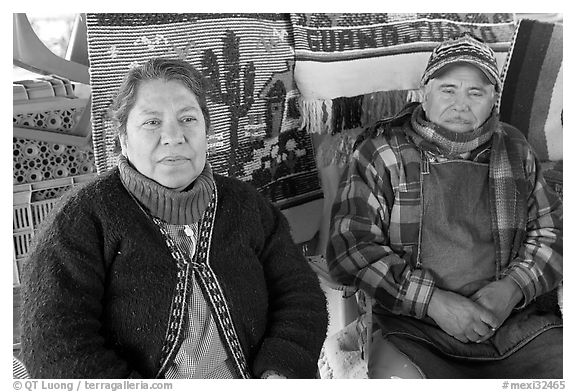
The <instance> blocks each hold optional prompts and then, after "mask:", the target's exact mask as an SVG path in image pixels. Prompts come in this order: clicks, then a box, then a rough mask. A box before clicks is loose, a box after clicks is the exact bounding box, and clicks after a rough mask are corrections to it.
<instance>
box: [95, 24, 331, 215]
mask: <svg viewBox="0 0 576 392" xmlns="http://www.w3.org/2000/svg"><path fill="white" fill-rule="evenodd" d="M87 28H88V49H89V57H90V64H91V68H90V79H91V84H92V94H93V104H92V122H93V141H94V153H95V160H96V165H97V168H98V172H103V171H105V170H107V169H109V168H111V167H113V166H114V165H115V154H114V153H113V151H114V144H115V143H114V138H113V129H112V127H111V122H110V121H109V120H108V118H107V109H108V107H109V105H110V102H111V100H112V97H113V95H114V93H115V92H116V89H117V88H118V86H119V85H120V83H121V81H122V77H123V75H124V74H125V73H126V72H127V71H128V69H129V68H130V67H132V66H134V65H136V64H139V63H142V62H143V61H145V60H146V59H149V58H151V57H170V58H181V59H184V60H187V61H189V62H190V63H192V64H193V65H194V66H195V67H197V68H198V69H199V70H200V71H201V72H202V73H203V74H204V75H205V76H206V77H207V78H208V80H209V86H210V87H209V91H208V107H209V109H210V116H211V120H212V132H211V135H210V136H209V140H208V143H209V160H210V162H211V164H212V165H213V168H214V171H215V172H216V173H219V174H224V175H229V176H233V177H237V178H239V179H241V180H243V181H246V182H249V183H251V184H253V185H254V186H255V187H256V188H258V189H259V190H260V191H261V192H262V193H263V194H264V195H266V196H267V197H268V198H269V199H270V200H271V201H272V202H276V203H277V204H279V205H288V204H295V203H298V202H300V201H302V200H306V199H310V198H314V197H320V195H321V191H320V184H319V180H318V175H317V169H316V164H315V160H314V150H313V146H312V143H311V139H310V135H309V134H308V133H307V132H306V130H305V129H301V127H300V126H301V123H302V121H301V118H300V113H299V110H298V105H297V103H298V98H299V92H298V89H297V87H296V84H295V82H294V78H293V68H294V44H293V35H292V33H291V22H290V15H289V14H88V15H87Z"/></svg>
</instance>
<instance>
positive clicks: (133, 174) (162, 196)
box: [118, 155, 215, 225]
mask: <svg viewBox="0 0 576 392" xmlns="http://www.w3.org/2000/svg"><path fill="white" fill-rule="evenodd" d="M118 169H119V172H120V179H121V181H122V184H123V185H124V187H125V188H126V189H127V190H128V192H129V193H130V194H131V195H132V196H133V197H134V198H135V199H136V200H137V201H138V202H139V203H140V204H141V205H142V206H144V207H145V208H146V209H147V210H148V212H149V213H150V214H151V215H152V216H154V217H156V218H159V219H161V220H163V221H164V222H166V223H168V224H171V225H189V224H193V223H196V222H198V221H199V220H200V218H202V215H203V214H204V211H206V208H207V207H208V204H209V203H210V201H211V200H212V197H213V195H214V188H215V184H214V177H213V174H212V167H211V166H210V164H209V163H208V161H206V165H205V166H204V169H203V170H202V172H201V173H200V175H199V176H198V177H197V178H196V179H195V180H194V181H193V182H192V184H190V185H189V186H188V187H187V188H186V189H184V190H183V191H180V192H178V191H174V190H172V189H169V188H166V187H165V186H163V185H160V184H158V183H157V182H156V181H153V180H152V179H150V178H148V177H146V176H145V175H143V174H142V173H140V172H139V171H138V170H136V169H135V168H134V167H133V166H132V165H131V164H130V162H129V161H128V159H127V158H126V157H125V156H124V155H120V156H119V158H118Z"/></svg>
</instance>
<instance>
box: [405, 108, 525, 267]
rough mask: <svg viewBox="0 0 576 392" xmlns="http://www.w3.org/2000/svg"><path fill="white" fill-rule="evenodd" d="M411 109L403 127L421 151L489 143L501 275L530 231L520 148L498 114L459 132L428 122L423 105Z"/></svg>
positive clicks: (450, 152)
mask: <svg viewBox="0 0 576 392" xmlns="http://www.w3.org/2000/svg"><path fill="white" fill-rule="evenodd" d="M407 109H408V114H409V111H410V110H411V111H412V112H411V116H410V119H409V122H408V123H407V124H406V125H407V126H403V127H402V128H403V130H404V131H405V133H406V134H407V135H408V137H409V138H410V139H411V140H412V142H413V143H414V144H415V145H416V146H417V147H418V148H419V149H420V150H421V151H422V150H427V151H430V152H432V153H437V154H442V155H444V156H447V157H452V158H453V157H457V156H458V155H460V154H462V153H465V152H470V151H472V150H474V149H476V148H478V147H480V146H482V145H484V144H486V145H489V147H490V162H489V174H488V176H489V178H488V186H489V194H490V215H491V227H492V237H493V238H494V242H495V248H496V262H497V263H496V276H497V277H498V278H499V277H500V275H501V268H502V266H503V265H507V264H508V263H509V261H510V259H511V258H512V257H514V255H515V253H516V252H517V250H518V249H519V248H520V246H521V244H522V242H523V240H524V236H525V233H526V223H527V208H528V207H527V200H528V188H527V186H526V176H525V174H524V167H523V157H522V156H521V155H520V152H519V149H518V148H517V147H515V145H514V143H513V142H512V140H511V139H510V137H509V136H508V135H507V134H506V132H505V131H504V129H503V128H502V125H501V123H500V121H499V119H498V115H497V114H496V113H493V114H492V115H491V116H490V117H489V118H488V120H486V121H485V122H484V124H483V125H482V126H481V127H480V128H478V129H475V130H473V131H471V132H466V133H457V132H452V131H449V130H447V129H445V128H443V127H440V126H438V125H436V124H433V123H431V122H430V121H427V120H426V119H425V118H424V110H423V109H422V105H421V104H419V105H413V106H412V107H408V108H407ZM423 159H426V158H424V157H423Z"/></svg>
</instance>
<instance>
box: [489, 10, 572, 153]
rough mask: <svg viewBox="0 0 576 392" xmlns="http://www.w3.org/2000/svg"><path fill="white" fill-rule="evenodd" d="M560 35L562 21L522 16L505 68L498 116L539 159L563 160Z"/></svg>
mask: <svg viewBox="0 0 576 392" xmlns="http://www.w3.org/2000/svg"><path fill="white" fill-rule="evenodd" d="M562 36H563V29H562V25H561V24H555V23H549V22H540V21H535V20H529V19H522V20H521V21H520V23H519V25H518V29H517V32H516V35H515V37H514V42H513V47H512V50H511V52H510V56H509V59H508V62H507V64H506V67H505V76H504V88H503V90H502V96H501V101H500V119H501V120H502V121H504V122H507V123H509V124H512V125H514V126H515V127H516V128H518V129H519V130H520V131H522V132H523V133H524V135H525V136H526V138H527V139H528V141H529V142H530V144H531V145H532V147H533V148H534V150H535V151H536V154H537V155H538V157H539V158H540V160H542V161H548V160H550V161H557V160H561V159H562V112H563V109H562V107H563V102H562V65H563V53H562V43H563V39H562Z"/></svg>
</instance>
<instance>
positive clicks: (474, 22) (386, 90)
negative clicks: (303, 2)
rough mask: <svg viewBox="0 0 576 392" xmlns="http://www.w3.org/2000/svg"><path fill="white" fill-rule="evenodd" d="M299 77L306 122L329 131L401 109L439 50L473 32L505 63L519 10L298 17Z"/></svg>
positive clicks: (294, 16)
mask: <svg viewBox="0 0 576 392" xmlns="http://www.w3.org/2000/svg"><path fill="white" fill-rule="evenodd" d="M291 19H292V25H293V30H294V42H295V51H296V52H295V59H296V65H295V71H294V72H295V78H296V83H297V85H298V88H299V90H300V92H301V94H302V97H301V106H300V107H301V113H302V117H303V122H304V124H305V125H306V126H307V128H308V130H309V131H311V132H318V133H324V132H327V133H329V134H335V133H339V132H341V131H343V130H348V129H354V128H357V127H366V126H370V125H372V124H373V123H374V122H375V121H377V120H379V119H381V118H382V117H385V116H389V115H391V114H394V113H395V112H396V111H397V110H398V109H400V108H401V107H402V106H403V105H404V104H405V103H406V102H407V101H418V100H419V99H420V97H419V94H418V91H416V90H415V89H417V88H418V87H419V83H420V77H421V76H422V73H423V72H424V69H425V67H426V63H427V61H428V57H429V56H430V52H431V51H432V49H433V48H434V47H435V46H436V45H437V44H438V43H439V42H441V41H443V40H445V39H448V38H451V37H456V36H459V35H461V34H462V33H465V32H470V33H472V34H473V35H475V36H476V37H478V38H480V39H482V40H483V41H484V42H487V43H489V44H490V46H491V47H492V49H494V51H495V52H496V57H497V61H498V63H499V65H500V67H502V66H503V64H504V63H505V60H506V56H507V53H508V51H509V49H510V43H511V41H512V38H513V35H514V28H515V23H514V15H513V14H430V13H412V14H392V13H388V14H292V15H291Z"/></svg>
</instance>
